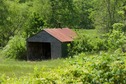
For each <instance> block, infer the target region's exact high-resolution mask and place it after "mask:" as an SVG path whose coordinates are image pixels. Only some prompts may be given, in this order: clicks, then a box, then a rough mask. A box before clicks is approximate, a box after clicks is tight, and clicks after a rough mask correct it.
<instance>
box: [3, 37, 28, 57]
mask: <svg viewBox="0 0 126 84" xmlns="http://www.w3.org/2000/svg"><path fill="white" fill-rule="evenodd" d="M2 53H3V55H4V56H6V57H7V58H13V59H26V42H25V38H23V37H22V36H14V37H12V38H11V39H10V40H9V42H8V44H7V45H6V46H5V47H4V48H3V51H2Z"/></svg>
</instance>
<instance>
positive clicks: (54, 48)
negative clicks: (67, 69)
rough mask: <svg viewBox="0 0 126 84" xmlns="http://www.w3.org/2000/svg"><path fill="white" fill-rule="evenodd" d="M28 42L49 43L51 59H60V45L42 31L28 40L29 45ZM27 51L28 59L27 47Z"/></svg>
mask: <svg viewBox="0 0 126 84" xmlns="http://www.w3.org/2000/svg"><path fill="white" fill-rule="evenodd" d="M29 42H30V43H31V42H33V43H34V42H41V43H42V42H44V43H46V42H47V43H50V44H51V59H56V58H60V57H61V56H62V50H61V48H62V47H61V46H62V43H61V42H60V41H59V40H57V39H56V38H54V37H52V36H51V35H50V34H48V33H47V32H45V31H42V32H40V33H38V34H36V35H35V36H33V37H30V38H28V39H27V44H29ZM27 49H28V58H30V56H31V54H30V51H29V47H27Z"/></svg>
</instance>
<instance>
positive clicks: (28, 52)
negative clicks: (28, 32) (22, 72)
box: [26, 40, 29, 61]
mask: <svg viewBox="0 0 126 84" xmlns="http://www.w3.org/2000/svg"><path fill="white" fill-rule="evenodd" d="M26 51H27V58H26V60H27V61H29V49H28V41H27V40H26Z"/></svg>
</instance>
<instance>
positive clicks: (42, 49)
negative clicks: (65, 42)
mask: <svg viewBox="0 0 126 84" xmlns="http://www.w3.org/2000/svg"><path fill="white" fill-rule="evenodd" d="M28 48H29V49H28V51H29V53H30V56H29V59H30V60H45V59H51V44H50V43H43V42H30V43H28Z"/></svg>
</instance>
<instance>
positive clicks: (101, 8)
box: [92, 0, 122, 32]
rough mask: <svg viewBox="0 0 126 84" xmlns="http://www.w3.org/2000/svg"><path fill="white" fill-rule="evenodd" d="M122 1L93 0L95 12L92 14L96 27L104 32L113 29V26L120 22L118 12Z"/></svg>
mask: <svg viewBox="0 0 126 84" xmlns="http://www.w3.org/2000/svg"><path fill="white" fill-rule="evenodd" d="M120 3H122V0H93V7H94V11H93V12H92V16H93V20H94V25H95V27H96V28H98V29H100V30H102V31H103V32H109V31H111V30H112V29H113V27H112V25H113V24H114V23H116V22H118V21H119V19H120V17H119V14H118V12H117V11H118V10H119V8H120V6H121V4H120Z"/></svg>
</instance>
